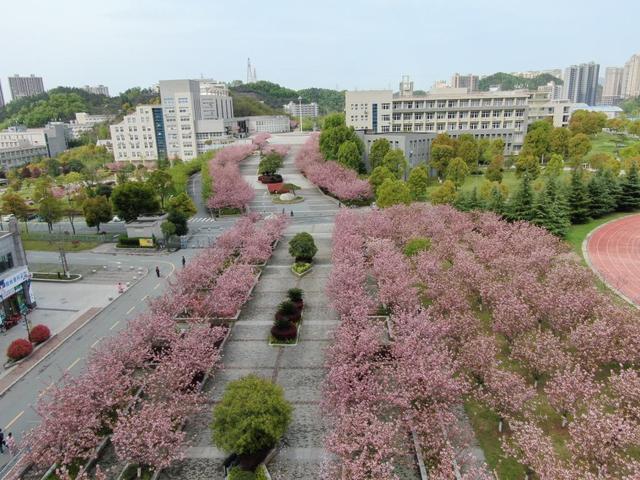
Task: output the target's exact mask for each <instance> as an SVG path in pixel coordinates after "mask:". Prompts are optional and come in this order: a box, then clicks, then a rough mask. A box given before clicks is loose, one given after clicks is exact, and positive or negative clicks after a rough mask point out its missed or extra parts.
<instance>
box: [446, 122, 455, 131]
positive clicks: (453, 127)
mask: <svg viewBox="0 0 640 480" xmlns="http://www.w3.org/2000/svg"><path fill="white" fill-rule="evenodd" d="M448 129H449V130H455V129H456V124H455V123H450V124H449V127H448Z"/></svg>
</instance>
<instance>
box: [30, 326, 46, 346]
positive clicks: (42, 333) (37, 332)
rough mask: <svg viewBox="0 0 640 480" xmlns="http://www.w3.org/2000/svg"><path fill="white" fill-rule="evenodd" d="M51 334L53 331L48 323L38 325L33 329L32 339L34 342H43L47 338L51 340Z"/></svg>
mask: <svg viewBox="0 0 640 480" xmlns="http://www.w3.org/2000/svg"><path fill="white" fill-rule="evenodd" d="M50 336H51V331H50V330H49V327H47V326H46V325H36V326H35V327H33V328H32V329H31V341H32V342H33V343H36V344H38V343H42V342H44V341H46V340H49V337H50Z"/></svg>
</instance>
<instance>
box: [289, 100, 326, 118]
mask: <svg viewBox="0 0 640 480" xmlns="http://www.w3.org/2000/svg"><path fill="white" fill-rule="evenodd" d="M282 108H284V111H285V112H287V113H288V114H289V115H291V116H293V117H300V116H302V117H317V116H318V104H317V103H316V102H311V103H303V104H300V103H296V102H289V103H287V104H286V105H283V106H282Z"/></svg>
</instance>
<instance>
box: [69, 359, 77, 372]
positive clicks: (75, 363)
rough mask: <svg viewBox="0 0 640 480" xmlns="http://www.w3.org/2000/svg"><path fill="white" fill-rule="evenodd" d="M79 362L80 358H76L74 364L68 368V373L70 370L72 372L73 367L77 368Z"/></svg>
mask: <svg viewBox="0 0 640 480" xmlns="http://www.w3.org/2000/svg"><path fill="white" fill-rule="evenodd" d="M79 361H80V357H78V358H76V359H75V360H74V361H73V363H72V364H71V365H69V366H68V367H67V372H68V371H69V370H71V369H72V368H73V367H75V366H76V365H77V364H78V362H79Z"/></svg>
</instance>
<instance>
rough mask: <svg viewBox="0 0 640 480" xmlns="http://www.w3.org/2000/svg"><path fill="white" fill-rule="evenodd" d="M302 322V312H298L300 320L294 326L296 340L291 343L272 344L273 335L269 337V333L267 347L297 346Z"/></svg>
mask: <svg viewBox="0 0 640 480" xmlns="http://www.w3.org/2000/svg"><path fill="white" fill-rule="evenodd" d="M302 310H303V311H304V307H303V308H302ZM303 321H304V314H303V313H302V312H300V320H298V323H297V324H296V340H295V342H293V343H278V342H274V341H273V340H272V338H273V335H271V332H269V345H270V346H272V347H295V346H296V345H298V342H299V341H300V331H301V330H302V322H303Z"/></svg>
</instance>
